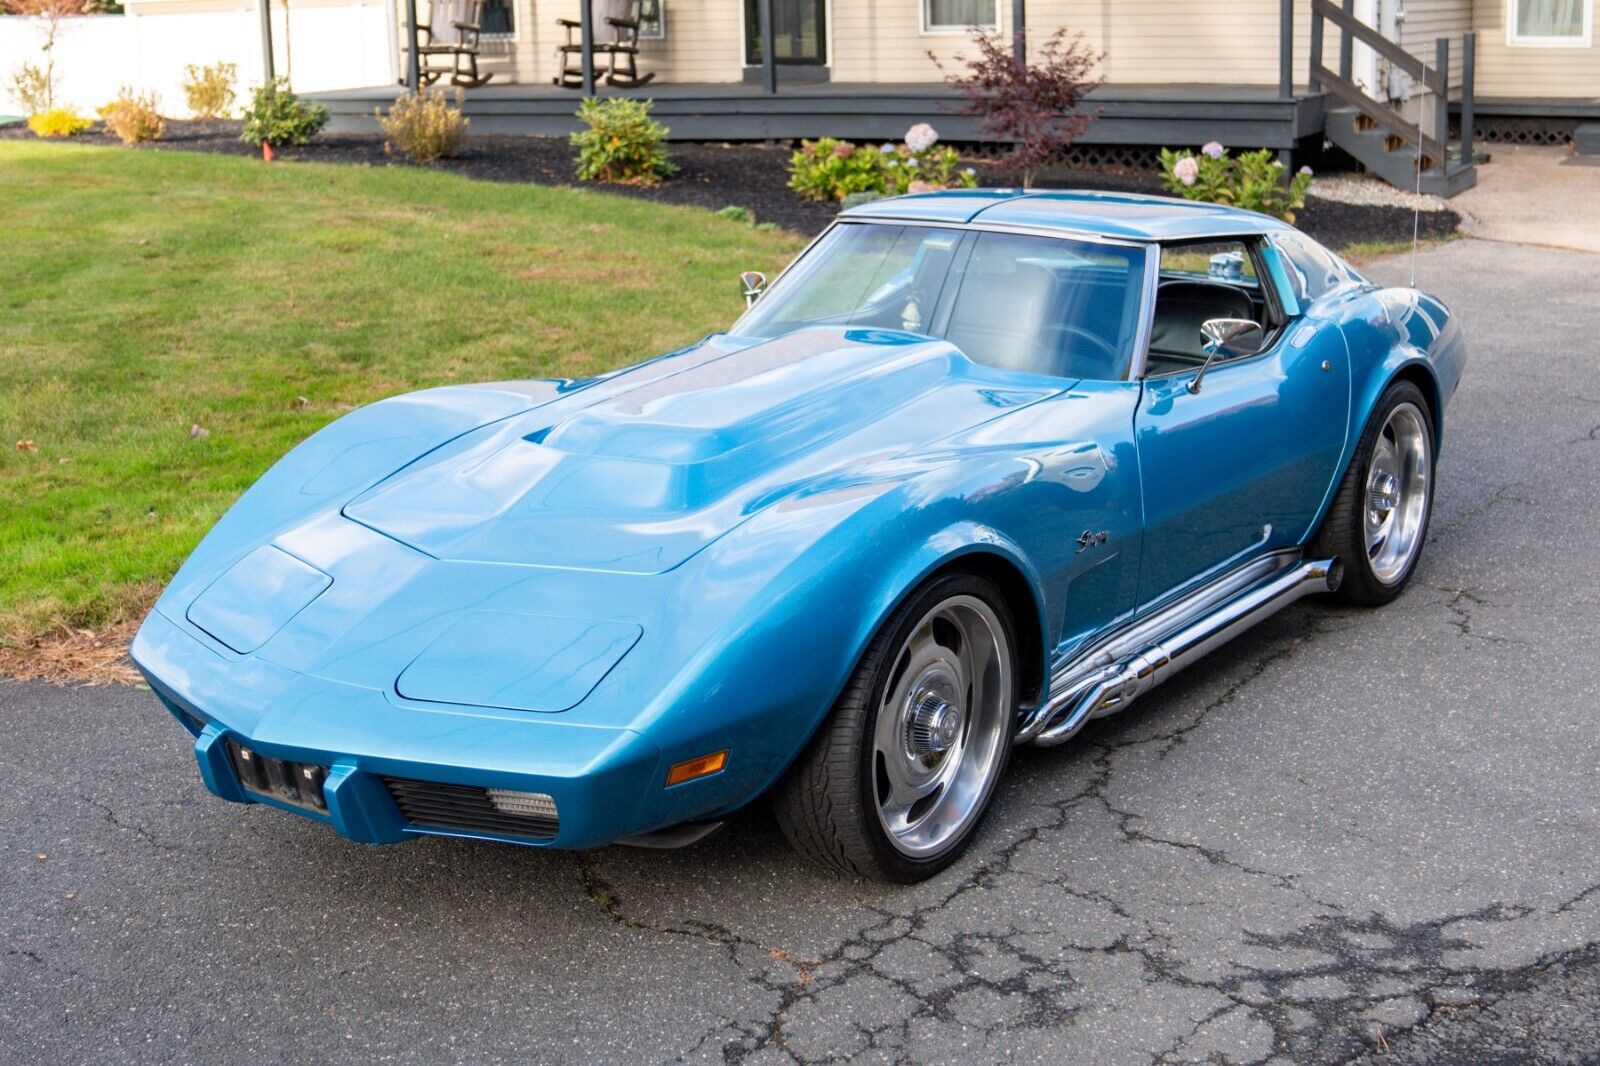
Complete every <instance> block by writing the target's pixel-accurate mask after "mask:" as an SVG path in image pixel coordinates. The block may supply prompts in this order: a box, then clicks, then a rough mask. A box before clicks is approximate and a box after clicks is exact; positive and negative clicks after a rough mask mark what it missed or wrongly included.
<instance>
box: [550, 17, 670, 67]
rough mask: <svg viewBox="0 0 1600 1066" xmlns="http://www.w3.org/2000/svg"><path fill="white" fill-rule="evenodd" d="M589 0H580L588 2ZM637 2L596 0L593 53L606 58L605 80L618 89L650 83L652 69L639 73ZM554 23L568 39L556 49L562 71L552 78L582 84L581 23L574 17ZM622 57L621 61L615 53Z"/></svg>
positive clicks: (557, 20)
mask: <svg viewBox="0 0 1600 1066" xmlns="http://www.w3.org/2000/svg"><path fill="white" fill-rule="evenodd" d="M590 2H592V0H579V3H590ZM639 3H640V0H599V3H598V4H597V5H596V6H597V7H599V9H600V10H599V12H598V15H599V25H597V26H595V28H594V54H595V56H596V57H597V58H598V57H599V56H601V55H604V56H606V58H607V72H606V75H605V79H606V84H607V85H612V86H615V87H617V88H619V89H632V88H636V87H638V86H640V85H646V84H649V82H650V80H651V79H652V78H654V77H655V72H654V71H652V72H650V73H649V74H644V75H641V74H640V73H639V63H638V61H639ZM556 24H557V25H559V26H561V27H562V28H563V29H565V30H566V31H567V43H566V44H564V45H562V46H561V47H560V48H558V49H557V51H558V52H560V53H561V73H560V74H558V75H556V77H555V78H554V79H552V80H553V81H554V82H555V84H557V85H559V86H561V87H562V88H565V89H581V88H583V40H582V38H581V36H580V31H581V30H582V29H583V23H581V22H577V21H574V20H573V19H556ZM619 56H620V57H622V59H621V63H620V64H619V62H618V57H619Z"/></svg>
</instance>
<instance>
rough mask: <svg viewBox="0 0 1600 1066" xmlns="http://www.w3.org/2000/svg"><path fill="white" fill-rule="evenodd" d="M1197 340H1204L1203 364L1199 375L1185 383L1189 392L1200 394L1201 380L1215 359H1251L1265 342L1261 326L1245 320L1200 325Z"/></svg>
mask: <svg viewBox="0 0 1600 1066" xmlns="http://www.w3.org/2000/svg"><path fill="white" fill-rule="evenodd" d="M1200 336H1201V337H1203V338H1205V340H1204V342H1203V343H1202V347H1203V348H1204V349H1205V352H1206V361H1205V363H1204V365H1202V366H1201V367H1200V373H1198V374H1196V375H1195V376H1194V380H1193V381H1191V382H1189V391H1190V392H1199V391H1200V383H1201V382H1202V381H1204V380H1205V377H1206V371H1207V370H1210V369H1211V364H1212V363H1214V362H1216V359H1217V356H1219V355H1222V354H1227V355H1254V354H1256V353H1257V352H1259V351H1260V350H1261V349H1262V347H1263V346H1264V345H1265V344H1266V342H1267V334H1266V331H1265V330H1263V329H1262V328H1261V323H1259V322H1252V321H1250V320H1249V319H1248V318H1208V319H1206V320H1205V321H1204V322H1202V323H1201V324H1200Z"/></svg>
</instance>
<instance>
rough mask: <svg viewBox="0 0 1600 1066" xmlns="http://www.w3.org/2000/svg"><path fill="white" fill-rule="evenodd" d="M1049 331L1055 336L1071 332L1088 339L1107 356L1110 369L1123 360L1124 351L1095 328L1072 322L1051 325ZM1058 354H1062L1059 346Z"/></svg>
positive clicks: (1088, 375) (1062, 375)
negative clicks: (1118, 348)
mask: <svg viewBox="0 0 1600 1066" xmlns="http://www.w3.org/2000/svg"><path fill="white" fill-rule="evenodd" d="M1048 332H1049V334H1050V335H1052V336H1053V337H1059V336H1060V335H1061V334H1070V335H1071V336H1074V337H1081V338H1083V339H1084V340H1086V341H1088V342H1089V344H1090V345H1091V346H1093V347H1094V348H1097V349H1098V350H1099V351H1100V353H1101V354H1102V355H1104V356H1105V359H1106V364H1107V368H1108V369H1111V368H1114V367H1115V366H1116V365H1117V364H1118V363H1120V362H1121V361H1122V353H1121V352H1119V351H1117V349H1116V348H1115V347H1114V346H1113V345H1112V344H1111V342H1110V341H1108V340H1106V339H1105V338H1104V337H1102V336H1100V334H1098V333H1096V332H1094V331H1093V330H1090V329H1086V328H1084V327H1083V326H1074V325H1070V324H1063V325H1059V326H1051V327H1050V329H1049V331H1048ZM1057 354H1058V356H1059V355H1060V354H1061V352H1060V349H1059V348H1058V349H1057ZM1058 376H1060V377H1072V376H1074V375H1070V374H1060V375H1058ZM1076 376H1077V377H1092V376H1093V375H1090V374H1078V375H1076Z"/></svg>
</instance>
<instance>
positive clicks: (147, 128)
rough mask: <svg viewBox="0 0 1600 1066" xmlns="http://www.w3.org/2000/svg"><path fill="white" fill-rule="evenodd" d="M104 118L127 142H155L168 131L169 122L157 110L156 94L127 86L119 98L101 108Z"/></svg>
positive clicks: (118, 94)
mask: <svg viewBox="0 0 1600 1066" xmlns="http://www.w3.org/2000/svg"><path fill="white" fill-rule="evenodd" d="M100 121H101V122H104V123H105V124H106V129H108V130H110V131H111V132H112V133H114V134H116V135H117V139H118V140H120V141H121V142H122V143H123V144H139V143H140V142H142V141H154V140H157V139H158V138H160V136H161V134H162V133H164V132H165V131H166V128H167V126H166V123H164V122H162V121H161V116H160V115H159V114H157V113H156V97H155V94H154V93H136V92H134V91H133V90H132V89H130V88H128V87H127V86H123V87H122V91H120V92H119V93H117V98H116V99H115V100H113V101H111V102H110V103H109V104H107V105H106V106H104V107H102V108H101V109H100Z"/></svg>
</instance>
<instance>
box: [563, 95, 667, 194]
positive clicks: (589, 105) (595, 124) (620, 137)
mask: <svg viewBox="0 0 1600 1066" xmlns="http://www.w3.org/2000/svg"><path fill="white" fill-rule="evenodd" d="M652 103H653V101H650V100H630V99H627V98H626V97H621V96H613V97H608V98H607V99H605V100H599V99H595V98H593V97H590V98H589V99H586V100H584V101H583V102H582V103H581V104H579V105H578V120H579V121H580V122H582V123H583V124H584V125H586V126H588V127H589V128H588V129H586V130H582V131H580V132H578V133H574V134H573V135H572V144H573V146H574V147H576V148H577V149H578V177H579V178H582V179H583V180H584V181H612V182H622V183H626V184H630V185H654V184H655V183H656V182H658V181H660V180H661V179H662V178H669V177H671V176H672V175H674V174H676V173H677V172H678V168H677V167H675V166H673V165H672V163H671V161H670V160H668V159H667V152H666V149H665V148H663V147H662V142H663V141H665V140H666V139H667V133H668V130H667V127H665V126H663V125H662V124H661V123H659V122H657V121H655V120H654V119H652V118H651V117H650V108H651V105H652Z"/></svg>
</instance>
